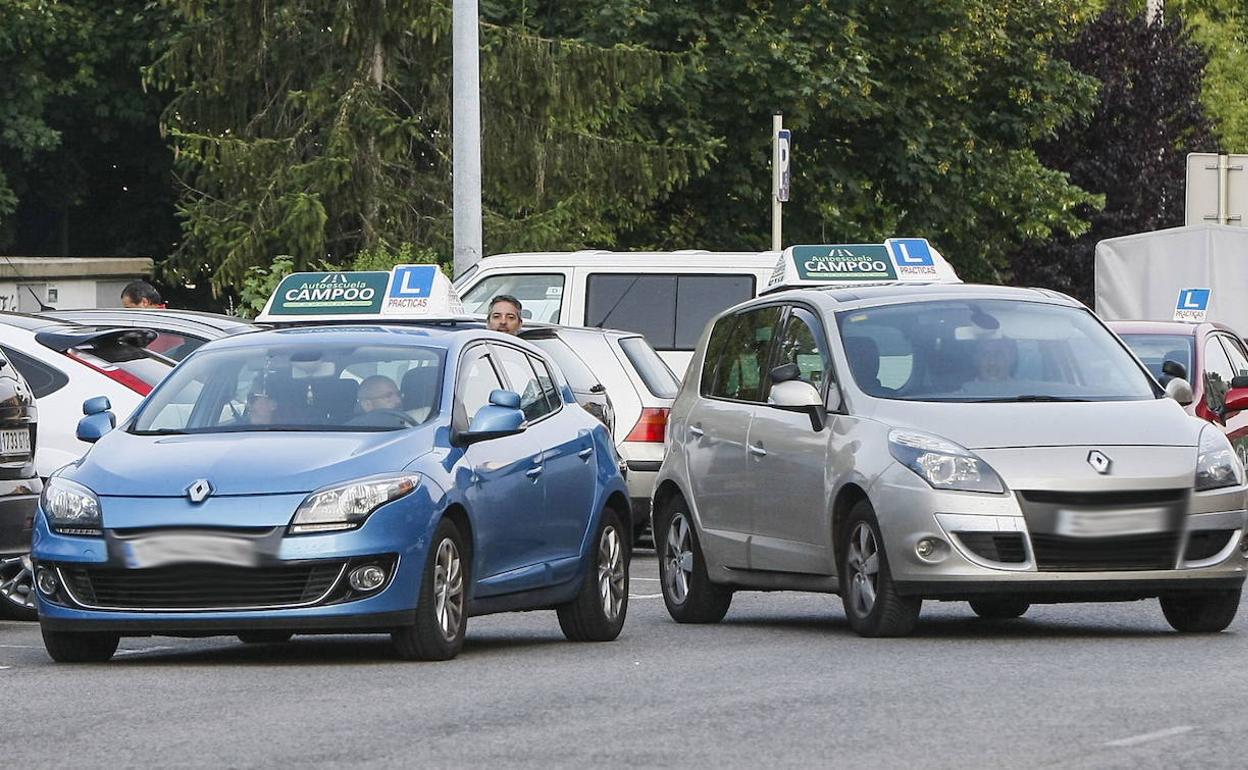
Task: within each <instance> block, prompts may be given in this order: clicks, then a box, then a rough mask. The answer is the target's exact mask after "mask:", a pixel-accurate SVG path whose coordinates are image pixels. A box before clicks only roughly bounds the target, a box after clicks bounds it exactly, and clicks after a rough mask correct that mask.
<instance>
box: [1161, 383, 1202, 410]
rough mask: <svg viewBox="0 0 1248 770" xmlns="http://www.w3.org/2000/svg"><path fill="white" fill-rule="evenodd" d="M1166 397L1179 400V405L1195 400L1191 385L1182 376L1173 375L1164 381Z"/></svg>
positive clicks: (1185, 404) (1186, 404)
mask: <svg viewBox="0 0 1248 770" xmlns="http://www.w3.org/2000/svg"><path fill="white" fill-rule="evenodd" d="M1166 397H1167V398H1172V399H1174V400H1175V401H1178V402H1179V406H1188V405H1189V404H1191V403H1192V401H1194V400H1195V396H1193V395H1192V386H1191V385H1190V384H1188V382H1187V380H1185V379H1183V378H1182V377H1175V378H1174V379H1172V380H1170V381H1169V382H1167V383H1166Z"/></svg>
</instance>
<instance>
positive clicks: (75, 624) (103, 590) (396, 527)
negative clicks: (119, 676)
mask: <svg viewBox="0 0 1248 770" xmlns="http://www.w3.org/2000/svg"><path fill="white" fill-rule="evenodd" d="M409 513H410V510H403V509H400V508H396V509H394V510H391V511H387V510H386V508H382V509H380V510H378V511H377V512H376V513H374V514H373V515H372V517H370V518H369V520H368V521H367V522H366V523H365V524H364V526H363V527H361V528H360V529H357V530H354V531H349V532H335V533H325V534H318V535H299V536H294V537H290V536H287V537H282V530H284V528H281V529H280V530H278V531H276V532H274V533H273V535H272V536H271V537H269V538H268V539H267V540H268V542H271V543H273V545H274V547H273V548H272V549H271V551H266V555H265V557H264V558H263V560H262V561H261V562H260V563H259V564H258V565H256V566H248V567H244V566H226V565H215V564H198V563H191V564H174V565H168V566H159V567H146V568H131V567H128V566H127V564H126V562H125V557H124V555H123V553H124V551H123V550H122V549H120V548H119V546H118V542H124V541H119V540H118V539H117V538H114V537H107V538H100V537H78V536H67V535H61V534H58V533H55V532H52V531H51V530H50V529H49V528H48V526H47V522H46V520H45V519H44V518H43V517H42V516H39V517H37V518H36V520H35V535H34V549H33V556H34V560H35V567H36V574H39V573H38V571H39V570H52V571H53V572H54V574H55V576H56V578H57V583H58V591H57V592H56V593H55V594H54V595H52V596H49V595H47V594H44V593H43V592H39V600H38V608H39V618H40V622H41V623H43V624H44V625H45V626H46V627H48V628H50V629H54V630H62V631H104V632H110V633H120V634H123V635H147V634H171V635H188V636H208V635H214V634H236V633H239V632H243V631H252V630H289V631H297V632H300V633H316V632H331V631H340V632H341V631H351V630H358V631H385V630H388V629H392V628H395V627H398V626H403V625H410V624H412V623H414V622H415V612H414V610H415V607H416V603H417V600H418V597H419V595H420V585H421V578H422V572H423V569H422V567H423V565H424V564H425V562H426V559H427V550H428V536H427V535H426V534H422V533H420V532H413V531H412V527H411V521H410V519H408V518H407V514H409ZM421 529H423V527H421ZM201 531H207V532H211V530H210V529H208V528H203V529H202V530H201ZM368 564H377V565H382V566H384V567H385V569H386V573H387V578H386V580H385V582H384V583H383V584H382V585H381V587H379V588H377V589H374V590H372V591H357V590H355V589H353V588H352V587H351V585H350V583H349V574H350V572H351V571H352V570H353V569H355V568H356V567H360V566H365V565H368Z"/></svg>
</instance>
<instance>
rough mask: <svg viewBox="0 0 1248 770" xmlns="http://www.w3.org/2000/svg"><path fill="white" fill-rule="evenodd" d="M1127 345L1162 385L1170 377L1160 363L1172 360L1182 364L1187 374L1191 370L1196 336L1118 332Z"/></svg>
mask: <svg viewBox="0 0 1248 770" xmlns="http://www.w3.org/2000/svg"><path fill="white" fill-rule="evenodd" d="M1118 336H1120V337H1122V341H1123V342H1125V343H1127V347H1129V348H1131V351H1132V352H1133V353H1135V354H1136V355H1137V356H1139V358H1140V360H1141V361H1143V362H1144V366H1146V367H1148V371H1150V372H1152V374H1153V376H1154V377H1156V378H1157V379H1158V381H1160V382H1161V383H1162V384H1163V385H1164V384H1165V382H1166V380H1168V379H1170V378H1169V376H1168V375H1166V373H1165V372H1163V371H1162V370H1161V366H1162V364H1164V363H1165V362H1167V361H1173V362H1175V363H1176V364H1182V366H1183V370H1184V371H1186V372H1187V373H1188V374H1191V371H1192V359H1193V358H1194V357H1195V355H1196V338H1195V337H1193V336H1191V335H1188V334H1185V335H1178V334H1120V335H1118Z"/></svg>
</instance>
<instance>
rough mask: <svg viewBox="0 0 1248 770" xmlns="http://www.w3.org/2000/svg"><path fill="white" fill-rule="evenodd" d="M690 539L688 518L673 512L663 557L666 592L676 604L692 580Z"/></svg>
mask: <svg viewBox="0 0 1248 770" xmlns="http://www.w3.org/2000/svg"><path fill="white" fill-rule="evenodd" d="M692 541H693V538H692V536H691V534H690V532H689V519H687V518H686V517H685V514H683V513H679V512H678V513H676V514H674V515H673V516H672V523H671V525H670V526H668V528H667V543H666V545H665V546H664V553H663V559H664V561H665V562H666V563H667V574H666V575H664V578H666V582H667V593H668V596H670V597H671V599H672V601H674V602H675V603H677V604H683V603H684V601H685V599H686V598H687V597H688V596H689V583H690V582H691V581H692V580H693V542H692Z"/></svg>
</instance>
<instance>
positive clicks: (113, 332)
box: [35, 327, 157, 353]
mask: <svg viewBox="0 0 1248 770" xmlns="http://www.w3.org/2000/svg"><path fill="white" fill-rule="evenodd" d="M156 337H157V334H156V332H154V331H152V330H151V329H129V328H125V327H117V328H102V329H93V328H90V327H87V328H82V329H73V330H69V331H42V332H36V333H35V341H36V342H38V343H39V344H40V345H43V346H44V347H45V348H49V349H51V350H55V351H56V352H57V353H64V352H66V351H68V350H71V349H73V348H80V347H84V346H87V345H101V344H103V345H107V344H114V345H131V346H133V347H136V348H145V347H147V346H148V345H150V344H151V343H152V340H154V339H156Z"/></svg>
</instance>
